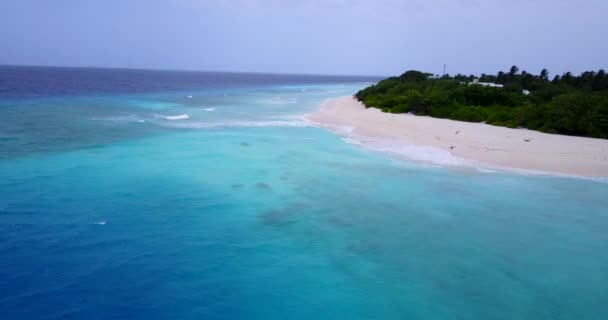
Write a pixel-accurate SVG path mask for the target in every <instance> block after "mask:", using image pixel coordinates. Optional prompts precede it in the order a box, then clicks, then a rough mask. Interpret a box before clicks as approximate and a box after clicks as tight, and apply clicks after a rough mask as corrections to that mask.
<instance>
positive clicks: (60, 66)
mask: <svg viewBox="0 0 608 320" xmlns="http://www.w3.org/2000/svg"><path fill="white" fill-rule="evenodd" d="M0 67H35V68H65V69H104V70H139V71H166V72H201V73H205V72H206V73H235V74H237V73H240V74H267V75H286V76H321V77H323V76H325V77H336V76H337V77H374V78H386V77H390V76H387V75H363V74H321V73H297V72H294V73H290V72H267V71H234V70H202V69H170V68H137V67H136V68H131V67H98V66H66V65H37V64H3V63H0Z"/></svg>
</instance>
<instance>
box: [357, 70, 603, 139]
mask: <svg viewBox="0 0 608 320" xmlns="http://www.w3.org/2000/svg"><path fill="white" fill-rule="evenodd" d="M478 78H479V82H482V83H496V84H500V85H503V87H491V86H487V85H482V84H478V83H477V84H476V83H474V79H476V77H475V76H472V75H471V76H464V75H460V74H458V75H456V76H454V77H451V76H449V75H446V76H444V77H441V78H438V77H433V76H432V75H431V74H429V73H423V72H419V71H408V72H405V73H404V74H402V75H401V76H399V77H391V78H388V79H385V80H382V81H380V82H379V83H378V84H376V85H372V86H370V87H367V88H365V89H363V90H361V91H359V92H358V93H357V94H356V97H357V99H358V100H359V101H361V102H363V103H364V104H365V106H366V107H374V108H379V109H381V110H382V111H384V112H392V113H406V112H411V113H414V114H416V115H428V116H432V117H436V118H448V119H455V120H461V121H470V122H486V123H488V124H493V125H497V126H505V127H510V128H516V127H523V128H528V129H533V130H539V131H543V132H548V133H559V134H566V135H577V136H587V137H596V138H604V139H608V75H606V72H605V71H604V70H599V71H598V72H594V71H587V72H583V73H582V74H581V75H579V76H574V75H572V74H571V73H570V72H568V73H565V74H563V75H562V76H555V77H554V78H553V79H552V80H550V79H549V72H548V71H547V70H546V69H543V70H542V71H541V72H540V74H539V75H533V74H531V73H527V72H526V71H522V72H521V73H519V69H518V68H517V67H516V66H513V67H511V69H510V70H509V72H502V71H501V72H498V74H496V75H486V74H482V75H481V76H480V77H478ZM524 90H527V91H524ZM528 91H529V94H527V93H528Z"/></svg>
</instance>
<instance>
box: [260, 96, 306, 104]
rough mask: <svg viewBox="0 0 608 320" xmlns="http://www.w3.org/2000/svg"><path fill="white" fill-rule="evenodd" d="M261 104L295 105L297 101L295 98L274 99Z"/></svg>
mask: <svg viewBox="0 0 608 320" xmlns="http://www.w3.org/2000/svg"><path fill="white" fill-rule="evenodd" d="M263 102H264V103H269V104H291V103H297V102H298V99H297V98H283V97H274V98H271V99H270V100H264V101H263Z"/></svg>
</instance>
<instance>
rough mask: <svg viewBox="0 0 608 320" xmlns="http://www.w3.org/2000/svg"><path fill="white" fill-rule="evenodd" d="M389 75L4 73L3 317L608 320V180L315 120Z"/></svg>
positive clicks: (0, 104) (0, 72)
mask: <svg viewBox="0 0 608 320" xmlns="http://www.w3.org/2000/svg"><path fill="white" fill-rule="evenodd" d="M377 80H379V79H376V78H370V77H337V76H332V77H324V76H298V75H272V74H239V73H209V72H207V73H206V72H178V71H142V70H110V69H70V68H42V67H0V319H2V320H4V319H6V320H13V319H87V320H89V319H146V320H148V319H332V320H339V319H429V320H435V319H483V320H492V319H505V320H507V319H509V320H511V319H531V320H532V319H533V320H541V319H577V320H578V319H598V320H600V319H601V320H603V319H608V183H602V182H595V181H589V180H583V179H573V178H562V177H551V176H529V175H517V174H513V173H497V172H493V173H488V172H477V171H473V170H453V169H447V168H441V167H432V166H428V165H421V164H418V163H416V162H410V161H407V160H402V159H397V158H394V157H388V156H386V155H384V154H380V153H374V152H370V151H367V150H364V149H361V147H358V146H357V145H353V144H348V143H345V142H344V141H343V140H341V139H340V138H339V137H338V136H335V135H334V134H332V133H330V132H327V131H324V130H322V129H319V128H316V127H313V126H310V125H309V124H307V123H306V122H303V121H302V120H301V115H303V114H306V113H307V112H310V111H312V110H315V108H317V106H318V105H319V104H320V103H321V102H322V101H323V100H325V99H327V98H333V97H340V96H349V95H352V94H354V93H355V92H356V91H357V90H359V89H361V88H363V87H365V86H367V85H369V84H370V83H373V82H375V81H377Z"/></svg>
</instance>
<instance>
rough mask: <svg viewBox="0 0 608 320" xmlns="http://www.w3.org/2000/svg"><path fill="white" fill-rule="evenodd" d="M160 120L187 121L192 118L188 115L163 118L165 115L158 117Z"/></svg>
mask: <svg viewBox="0 0 608 320" xmlns="http://www.w3.org/2000/svg"><path fill="white" fill-rule="evenodd" d="M157 116H158V117H160V118H163V119H165V120H185V119H189V118H190V116H189V115H187V114H185V113H184V114H178V115H175V116H163V115H157Z"/></svg>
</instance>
